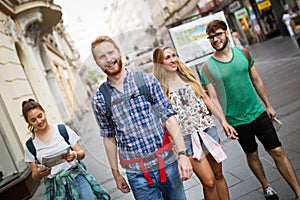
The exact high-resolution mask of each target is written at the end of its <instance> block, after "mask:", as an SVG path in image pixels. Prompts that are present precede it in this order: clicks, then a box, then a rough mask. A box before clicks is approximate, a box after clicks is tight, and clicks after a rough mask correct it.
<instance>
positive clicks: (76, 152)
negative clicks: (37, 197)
mask: <svg viewBox="0 0 300 200" xmlns="http://www.w3.org/2000/svg"><path fill="white" fill-rule="evenodd" d="M22 113H23V116H24V118H25V120H26V122H27V123H28V129H29V130H30V132H31V133H32V137H31V138H30V139H28V141H27V142H26V148H25V159H24V160H25V162H27V163H29V165H30V168H31V171H32V178H33V179H35V180H38V181H39V180H41V179H42V178H43V179H44V186H45V187H44V188H45V193H44V199H47V200H48V199H49V200H50V199H55V198H58V197H59V199H67V200H69V199H70V200H71V199H84V200H85V199H86V200H90V199H94V196H96V198H97V199H110V197H109V195H108V194H107V193H106V191H105V190H104V189H103V188H102V187H101V185H100V184H99V183H98V182H97V181H96V179H95V178H94V177H92V176H91V175H90V174H89V173H88V172H87V171H86V170H85V169H84V167H83V166H82V165H81V164H80V162H79V160H81V159H83V158H84V157H85V152H84V150H83V149H82V148H81V146H80V144H79V142H78V141H79V136H78V135H77V134H76V133H75V132H74V131H73V130H72V129H71V128H69V127H68V126H66V125H64V124H60V125H57V124H49V123H48V122H47V118H46V114H45V110H44V109H43V107H42V106H41V105H40V104H39V103H38V102H36V101H35V100H33V99H29V100H27V101H23V102H22Z"/></svg>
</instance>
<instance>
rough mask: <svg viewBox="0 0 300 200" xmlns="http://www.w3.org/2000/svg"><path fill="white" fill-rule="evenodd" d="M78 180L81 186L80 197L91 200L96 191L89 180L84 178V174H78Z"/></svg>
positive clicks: (83, 199)
mask: <svg viewBox="0 0 300 200" xmlns="http://www.w3.org/2000/svg"><path fill="white" fill-rule="evenodd" d="M75 179H76V181H77V184H78V186H79V190H80V197H81V199H82V200H90V199H94V193H93V190H92V188H91V186H90V184H89V182H88V181H87V180H86V179H85V178H84V176H82V175H80V174H79V175H77V176H76V178H75Z"/></svg>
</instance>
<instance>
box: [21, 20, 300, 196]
mask: <svg viewBox="0 0 300 200" xmlns="http://www.w3.org/2000/svg"><path fill="white" fill-rule="evenodd" d="M206 33H207V35H208V40H209V41H210V43H211V46H212V47H213V48H214V49H215V52H214V53H213V54H212V56H211V57H210V58H209V59H208V60H207V62H206V63H205V64H204V65H203V70H201V73H200V74H201V83H200V82H199V81H198V79H197V78H196V75H195V74H194V73H193V71H192V70H191V69H190V68H189V67H188V66H186V65H185V64H184V62H182V61H181V60H180V59H179V58H178V57H177V54H176V51H175V49H174V48H172V47H171V46H161V47H158V48H156V49H155V50H154V52H153V66H154V75H152V74H149V73H139V72H131V71H129V70H128V69H126V68H125V67H124V66H123V64H122V58H121V57H122V54H121V50H120V48H119V46H118V45H117V44H116V43H115V41H114V40H112V39H111V38H110V37H108V36H100V37H97V38H96V40H94V41H93V42H92V44H91V51H92V55H93V57H94V60H95V62H96V64H97V65H98V66H99V67H100V68H101V69H102V71H103V72H104V73H106V75H107V81H106V82H104V83H103V84H102V85H101V86H100V87H99V89H98V90H97V91H96V92H95V94H94V95H93V96H92V97H91V105H92V108H93V111H94V115H95V118H96V121H97V123H98V125H99V127H100V130H101V131H100V135H101V136H102V137H103V144H104V147H105V151H106V154H107V157H108V160H109V164H110V168H111V171H112V175H113V177H114V180H115V182H116V185H117V188H118V189H119V190H120V191H122V192H123V193H128V192H130V191H132V192H133V195H134V197H135V199H172V200H175V199H178V200H183V199H186V196H185V193H184V187H183V182H182V181H185V180H188V179H189V178H190V177H191V176H192V174H193V173H195V175H196V176H197V177H198V178H199V180H200V182H201V183H202V185H203V193H204V198H205V199H206V200H209V199H213V200H218V199H230V196H229V192H228V187H227V183H226V180H225V178H224V175H223V172H222V161H223V160H224V159H226V157H227V156H226V154H225V152H224V151H223V149H222V146H221V140H220V136H219V134H218V131H217V128H216V125H215V122H214V120H213V118H212V115H214V116H216V118H217V119H218V120H219V121H220V124H221V125H222V128H223V130H224V132H225V134H226V136H227V138H229V139H234V140H237V141H238V142H239V143H240V145H241V147H242V149H243V151H244V152H245V155H246V158H247V162H248V165H249V167H250V169H251V170H252V172H253V173H254V175H255V176H256V177H257V179H258V180H259V181H260V183H261V185H262V188H263V191H264V194H265V197H266V199H279V198H278V195H277V193H276V192H275V190H274V189H273V188H272V187H271V185H270V183H269V181H268V180H267V178H266V176H265V173H264V169H263V166H262V164H261V161H260V159H259V156H258V150H257V147H258V144H257V142H256V140H255V138H257V139H258V140H259V141H260V142H261V143H262V144H263V146H264V148H265V150H266V151H267V152H268V153H269V154H270V155H271V157H272V158H273V159H274V161H275V163H276V166H277V168H278V170H279V172H280V174H281V175H282V176H283V177H284V178H285V180H286V181H287V182H288V184H289V185H290V186H291V188H292V189H293V191H294V193H295V196H296V199H300V186H299V183H298V180H297V177H296V175H295V172H294V169H293V167H292V165H291V163H290V161H289V159H288V158H287V156H286V154H285V152H284V150H283V148H282V146H281V143H280V141H279V139H278V136H277V134H276V131H275V129H274V127H273V125H272V120H273V119H274V117H275V116H276V112H275V110H274V108H273V107H272V104H271V102H270V100H269V98H268V96H267V93H266V91H265V88H264V84H263V82H262V79H261V78H260V76H259V74H258V72H257V70H256V67H255V66H254V59H253V57H252V56H251V55H250V54H249V55H246V54H245V52H244V51H243V50H241V49H240V48H237V47H231V46H230V44H229V40H228V37H229V32H228V30H227V25H226V23H225V22H224V21H221V20H213V21H211V22H210V23H209V24H208V25H207V29H206ZM248 56H250V58H249V59H248ZM221 91H222V92H221ZM257 94H258V96H259V97H260V98H261V100H262V101H263V103H264V104H265V107H263V106H262V104H261V103H260V100H259V98H258V97H257ZM23 115H24V117H25V120H26V122H27V123H28V124H29V127H30V130H32V133H33V137H32V141H33V144H34V145H35V147H36V151H37V160H36V159H35V156H34V155H33V154H32V153H30V151H29V149H28V148H27V149H25V161H26V162H29V163H30V167H31V169H32V176H33V178H34V179H36V180H40V179H41V178H43V177H44V182H45V185H47V187H46V192H45V196H46V199H54V198H53V197H54V196H53V195H62V196H64V195H65V197H66V198H65V199H91V195H92V196H93V195H94V196H95V197H97V199H109V195H108V194H107V192H106V191H105V190H104V189H103V188H102V187H101V186H100V185H99V184H98V183H97V181H96V180H95V179H94V178H93V177H92V176H91V175H90V174H89V173H88V172H87V170H86V169H85V168H84V167H82V166H81V164H80V162H79V161H78V160H81V159H83V158H84V156H85V153H84V151H83V149H82V148H81V146H80V144H79V143H78V140H79V137H78V136H77V135H76V133H74V131H72V130H71V129H70V128H69V127H67V132H68V134H69V140H70V146H71V147H72V150H71V151H69V152H68V153H67V154H65V155H64V156H63V159H65V162H63V163H61V164H59V165H55V166H54V167H52V168H49V167H45V166H42V167H40V165H39V163H40V162H41V160H39V159H41V158H42V157H43V156H44V155H46V153H47V152H49V151H52V152H53V151H55V150H58V149H61V148H65V147H66V145H68V144H67V143H66V142H65V140H64V138H63V137H61V135H60V134H59V130H58V128H57V126H56V125H50V124H48V123H47V120H46V117H45V112H44V110H43V108H42V107H41V106H40V105H39V104H38V103H37V102H36V101H34V100H29V101H24V102H23ZM219 132H220V131H219ZM229 156H230V155H229ZM118 160H119V161H120V163H121V165H122V167H124V168H125V169H126V176H127V180H126V179H125V177H123V175H122V174H121V173H120V171H119V166H118ZM62 177H64V180H65V181H60V180H61V178H62ZM73 185H76V187H72V186H73ZM57 186H58V187H57ZM83 188H84V189H83ZM86 188H88V189H86ZM87 191H89V192H87ZM75 194H76V195H77V196H76V197H75ZM88 195H90V196H88ZM77 197H79V198H77Z"/></svg>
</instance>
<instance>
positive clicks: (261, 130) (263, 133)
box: [234, 112, 281, 154]
mask: <svg viewBox="0 0 300 200" xmlns="http://www.w3.org/2000/svg"><path fill="white" fill-rule="evenodd" d="M234 128H235V130H236V131H237V132H238V134H239V135H238V136H239V140H238V141H239V143H240V145H241V147H242V148H243V151H244V152H245V153H247V154H250V153H254V152H255V151H256V150H257V142H256V140H255V136H256V137H257V138H258V140H259V141H260V142H261V143H262V145H263V146H264V148H265V150H266V151H268V150H271V149H275V148H277V147H280V146H281V142H280V141H279V139H278V136H277V133H276V131H275V129H274V126H273V124H272V122H271V120H270V118H269V117H268V115H267V113H266V112H263V113H262V114H261V115H260V116H259V117H258V118H257V119H255V120H254V121H253V122H251V123H249V124H243V125H239V126H236V127H234Z"/></svg>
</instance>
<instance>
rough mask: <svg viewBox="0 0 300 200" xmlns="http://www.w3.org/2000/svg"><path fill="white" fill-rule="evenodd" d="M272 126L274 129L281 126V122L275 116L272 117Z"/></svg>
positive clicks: (277, 129)
mask: <svg viewBox="0 0 300 200" xmlns="http://www.w3.org/2000/svg"><path fill="white" fill-rule="evenodd" d="M272 122H273V126H274V128H275V130H276V131H279V129H280V127H281V126H282V122H281V121H280V120H279V119H277V118H276V117H275V118H274V119H273V121H272Z"/></svg>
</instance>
